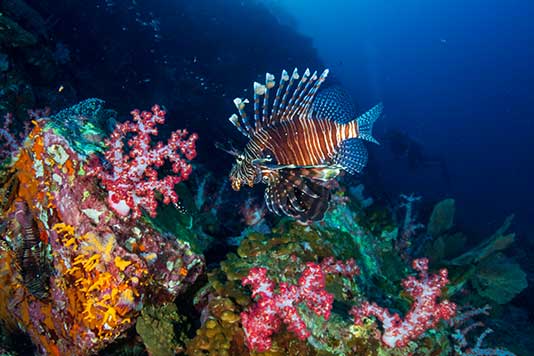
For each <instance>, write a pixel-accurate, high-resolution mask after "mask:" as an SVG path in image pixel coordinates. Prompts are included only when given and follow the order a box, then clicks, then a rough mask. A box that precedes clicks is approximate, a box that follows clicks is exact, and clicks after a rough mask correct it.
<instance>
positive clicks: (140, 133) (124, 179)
mask: <svg viewBox="0 0 534 356" xmlns="http://www.w3.org/2000/svg"><path fill="white" fill-rule="evenodd" d="M131 114H132V116H133V121H134V122H131V121H126V122H124V123H119V124H117V126H116V128H115V131H113V133H112V134H111V137H110V138H109V139H108V140H106V144H107V146H108V147H109V149H108V151H106V153H105V158H106V160H107V161H108V162H109V164H110V165H111V166H112V171H111V172H107V171H105V170H103V169H102V168H99V169H98V172H97V175H98V177H100V179H101V180H102V183H103V184H104V185H105V187H106V189H107V190H108V203H109V205H110V207H111V208H112V209H113V211H115V213H117V214H118V215H120V216H127V215H128V214H129V213H130V210H132V211H133V218H137V217H139V216H140V215H141V208H144V209H145V210H146V211H147V212H148V213H149V214H150V216H155V215H156V208H157V201H156V196H155V194H156V193H155V192H156V191H159V192H160V193H161V194H162V195H163V202H164V203H165V204H168V203H170V202H173V203H175V204H176V203H177V202H178V195H177V194H176V192H175V191H174V186H175V185H176V184H178V183H179V182H181V181H183V180H186V179H187V178H188V177H189V174H191V171H192V168H191V165H190V164H189V163H188V162H187V161H186V160H192V159H193V158H195V156H196V149H195V142H196V140H197V139H198V136H197V134H191V135H189V137H187V136H188V132H187V130H177V131H174V132H172V133H171V137H170V138H169V140H168V141H167V144H166V145H163V143H162V142H158V143H157V144H155V145H152V144H151V135H153V136H157V134H158V129H157V128H156V124H163V123H164V122H165V111H164V110H162V109H161V108H160V107H159V106H158V105H154V106H153V107H152V112H148V111H143V112H141V113H140V112H139V110H133V111H132V112H131ZM129 134H134V135H133V136H132V137H131V138H130V139H129V140H128V146H129V151H128V152H125V151H124V142H123V140H124V139H125V138H126V137H127V136H128V135H129ZM184 157H185V159H184ZM165 160H168V161H169V162H170V163H172V171H173V172H174V173H176V175H168V176H166V177H164V178H162V179H159V178H158V173H157V171H156V169H157V168H158V167H161V166H163V164H164V163H165ZM153 167H155V168H153Z"/></svg>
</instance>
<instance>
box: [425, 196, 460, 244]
mask: <svg viewBox="0 0 534 356" xmlns="http://www.w3.org/2000/svg"><path fill="white" fill-rule="evenodd" d="M454 212H455V206H454V199H445V200H442V201H440V202H439V203H438V204H436V205H435V206H434V210H433V211H432V215H430V221H429V222H428V226H427V233H428V234H430V235H432V236H438V235H441V234H443V233H444V232H446V231H447V230H449V229H450V228H451V227H452V226H453V224H454Z"/></svg>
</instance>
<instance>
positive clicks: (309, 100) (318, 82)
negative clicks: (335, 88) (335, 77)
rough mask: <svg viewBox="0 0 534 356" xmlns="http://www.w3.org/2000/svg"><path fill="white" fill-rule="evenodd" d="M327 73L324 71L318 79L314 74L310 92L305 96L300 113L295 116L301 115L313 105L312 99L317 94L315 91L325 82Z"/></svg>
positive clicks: (326, 70)
mask: <svg viewBox="0 0 534 356" xmlns="http://www.w3.org/2000/svg"><path fill="white" fill-rule="evenodd" d="M328 72H329V70H328V69H325V70H324V71H323V73H322V74H321V75H320V76H319V78H317V75H316V74H315V78H314V76H312V80H314V81H315V83H314V85H313V87H312V88H311V90H310V91H309V93H307V94H306V97H305V98H304V102H303V104H302V107H301V109H300V111H299V112H297V115H300V114H303V113H305V112H307V111H308V110H309V109H310V107H311V104H312V103H313V99H314V98H315V95H316V94H317V91H318V90H319V88H320V87H321V84H322V83H323V82H324V81H325V80H326V77H327V76H328Z"/></svg>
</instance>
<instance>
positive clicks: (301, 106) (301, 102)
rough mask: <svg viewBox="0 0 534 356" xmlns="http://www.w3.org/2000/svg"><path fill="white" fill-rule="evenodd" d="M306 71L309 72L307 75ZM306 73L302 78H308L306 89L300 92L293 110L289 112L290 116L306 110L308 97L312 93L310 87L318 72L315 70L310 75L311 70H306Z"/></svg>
mask: <svg viewBox="0 0 534 356" xmlns="http://www.w3.org/2000/svg"><path fill="white" fill-rule="evenodd" d="M306 73H307V74H308V75H307V76H306ZM306 73H304V76H303V77H302V79H305V77H306V79H307V82H306V86H305V87H304V90H302V91H301V92H300V93H299V96H298V97H297V100H296V101H295V103H294V104H293V107H292V110H291V112H290V113H289V117H294V116H298V115H300V113H302V112H303V111H304V110H306V99H307V98H308V95H309V93H310V87H311V86H312V84H313V83H314V82H315V80H316V79H317V72H316V71H315V72H313V74H312V75H311V76H310V75H309V74H310V72H309V70H306ZM305 81H306V80H305Z"/></svg>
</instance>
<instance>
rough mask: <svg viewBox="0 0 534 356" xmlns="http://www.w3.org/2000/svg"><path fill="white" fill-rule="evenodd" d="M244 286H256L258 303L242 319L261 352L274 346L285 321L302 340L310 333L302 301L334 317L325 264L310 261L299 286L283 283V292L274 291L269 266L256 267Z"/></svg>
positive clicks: (254, 346)
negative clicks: (273, 343)
mask: <svg viewBox="0 0 534 356" xmlns="http://www.w3.org/2000/svg"><path fill="white" fill-rule="evenodd" d="M243 285H244V286H245V285H250V286H251V287H252V297H253V298H257V303H256V304H255V305H253V306H252V307H250V308H249V309H248V310H246V311H244V312H243V313H241V322H242V324H243V329H244V331H245V335H246V338H247V343H248V346H249V347H250V348H251V349H254V350H256V351H259V352H263V351H266V350H268V349H270V348H271V343H272V340H271V336H272V335H273V334H274V333H275V332H276V331H278V329H279V328H280V326H281V324H282V322H283V323H284V324H286V325H287V329H288V330H289V331H292V332H294V333H295V334H296V335H297V337H298V338H299V339H301V340H304V339H306V338H307V337H308V336H310V332H309V331H308V329H307V327H306V324H305V323H304V321H303V320H302V318H301V317H300V315H299V313H298V311H297V305H298V304H299V303H305V304H306V306H307V307H308V308H310V310H312V311H313V312H314V313H315V314H317V315H319V316H323V317H324V318H325V319H328V318H329V317H330V310H331V309H332V303H333V301H334V297H333V295H332V294H330V293H328V292H327V291H326V290H325V275H324V273H323V271H322V270H321V266H320V265H318V264H316V263H311V262H310V263H307V264H306V268H305V269H304V271H303V272H302V275H301V276H300V278H299V280H298V285H289V284H287V283H280V285H279V292H278V293H275V292H274V287H275V285H274V282H273V281H272V280H271V279H269V278H268V277H267V269H266V268H263V267H255V268H252V269H251V270H250V271H249V273H248V276H247V277H245V278H244V279H243Z"/></svg>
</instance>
